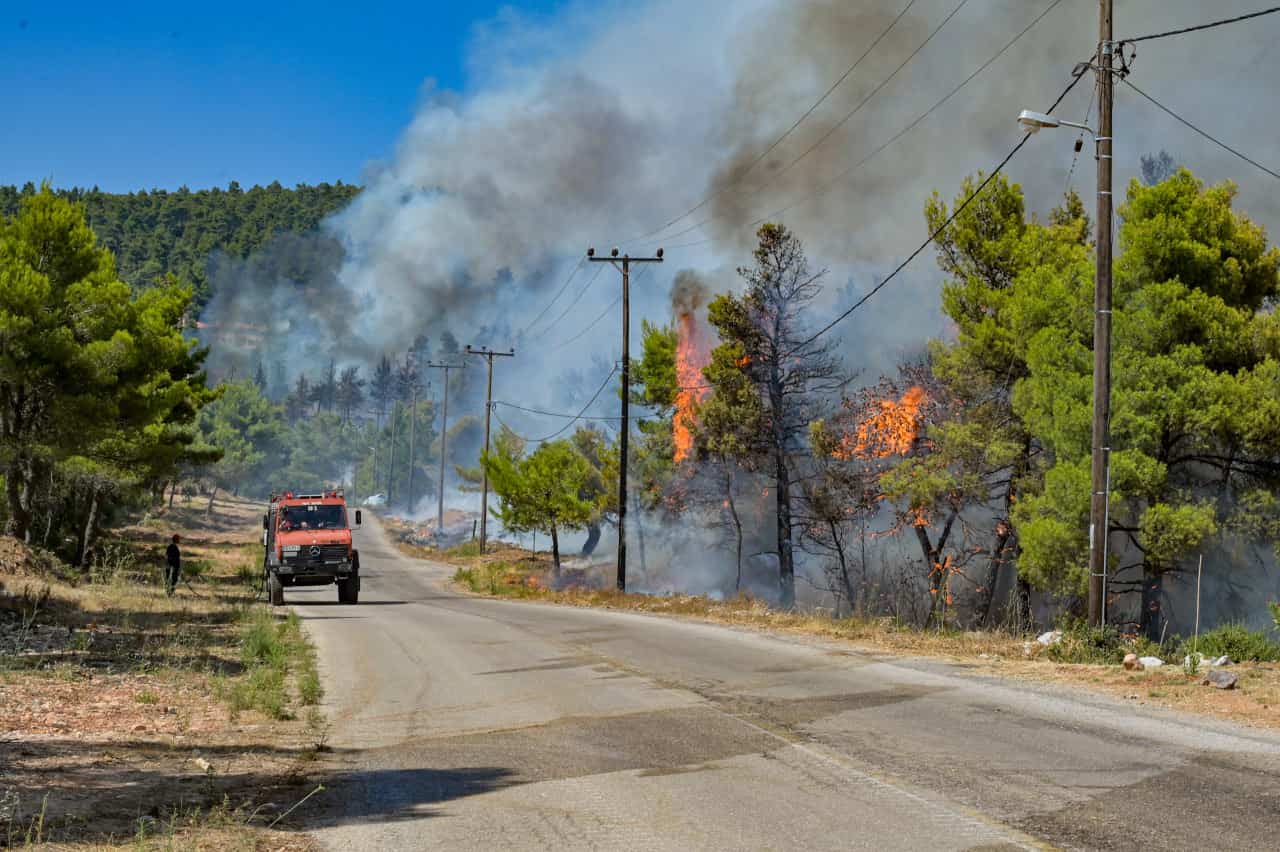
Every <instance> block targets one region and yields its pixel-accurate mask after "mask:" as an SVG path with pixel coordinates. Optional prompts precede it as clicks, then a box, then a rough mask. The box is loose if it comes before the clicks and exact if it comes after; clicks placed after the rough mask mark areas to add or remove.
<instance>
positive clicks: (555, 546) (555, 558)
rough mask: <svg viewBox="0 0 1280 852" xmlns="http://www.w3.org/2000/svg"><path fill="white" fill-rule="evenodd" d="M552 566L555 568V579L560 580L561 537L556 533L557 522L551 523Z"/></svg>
mask: <svg viewBox="0 0 1280 852" xmlns="http://www.w3.org/2000/svg"><path fill="white" fill-rule="evenodd" d="M551 564H552V565H554V566H555V577H556V579H557V580H559V579H560V536H559V534H557V532H556V523H555V521H552V522H551Z"/></svg>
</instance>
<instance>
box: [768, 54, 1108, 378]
mask: <svg viewBox="0 0 1280 852" xmlns="http://www.w3.org/2000/svg"><path fill="white" fill-rule="evenodd" d="M1083 77H1084V75H1083V74H1081V75H1079V76H1077V77H1075V78H1074V79H1073V80H1072V81H1071V83H1070V84H1069V85H1068V86H1067V88H1065V89H1064V90H1063V91H1062V94H1060V95H1058V99H1057V100H1055V101H1054V102H1053V106H1051V107H1049V108H1048V109H1047V110H1045V112H1047V113H1052V112H1053V111H1054V110H1055V109H1057V107H1058V104H1060V103H1062V101H1063V99H1064V98H1066V96H1067V95H1068V93H1070V92H1071V90H1072V89H1074V88H1075V87H1076V84H1077V83H1079V82H1080V80H1081V79H1082V78H1083ZM1030 138H1031V134H1030V133H1026V134H1025V135H1023V137H1022V140H1021V141H1020V142H1018V144H1017V145H1014V146H1013V150H1012V151H1010V152H1009V153H1008V154H1007V155H1006V156H1005V158H1004V159H1003V160H1001V161H1000V164H999V165H997V166H996V167H995V168H994V169H993V170H992V171H991V174H989V175H987V177H986V179H984V180H983V181H982V183H980V184H978V186H977V188H976V189H974V191H973V192H972V193H970V194H969V197H968V198H966V199H965V200H964V201H962V202H960V203H959V204H957V205H956V209H955V210H953V211H951V215H950V216H948V217H947V221H945V222H943V223H942V224H941V225H940V226H939V227H938V228H937V229H936V230H935V231H934V232H933V233H931V234H930V235H929V238H928V239H927V240H925V241H924V242H923V243H921V244H920V247H919V248H917V249H916V250H915V251H913V252H911V254H910V255H908V256H907V259H906V260H904V261H902V263H900V264H898V266H897V268H896V269H894V270H893V271H892V272H890V273H889V275H888V276H887V277H886V278H885V279H884V280H883V281H881V282H880V283H879V284H877V285H876V286H874V287H872V288H871V289H870V290H869V291H868V292H867V293H866V294H865V295H864V296H863V297H862V298H861V299H859V300H858V301H856V302H854V303H853V305H851V306H850V307H849V309H848V310H846V311H845V312H844V313H842V314H840V315H839V316H838V317H836V318H835V319H833V320H832V321H831V322H829V323H827V324H826V325H825V326H823V327H822V329H820V330H819V331H818V332H817V333H816V334H813V335H811V336H810V337H809V338H807V339H806V340H803V341H801V342H800V343H799V344H797V345H796V346H794V347H793V348H792V349H791V352H795V351H796V350H797V349H802V348H804V347H805V346H808V345H809V344H810V343H813V342H814V341H815V340H817V339H818V338H819V337H821V336H822V335H824V334H826V333H827V332H828V331H830V330H831V329H833V328H835V327H836V326H837V325H839V324H840V323H841V322H843V321H844V320H845V319H847V318H848V317H849V315H850V314H852V313H853V312H854V311H856V310H857V309H858V308H860V307H862V306H863V305H864V304H866V303H867V302H868V301H870V300H871V297H872V296H874V295H875V294H876V293H878V292H880V291H881V290H882V289H884V288H885V286H887V285H888V283H889V282H890V281H892V280H893V279H894V278H896V277H897V276H898V273H900V272H902V270H904V269H906V268H907V266H908V265H909V264H910V263H911V261H913V260H915V259H916V258H917V257H919V256H920V254H921V253H922V252H923V251H924V250H925V249H927V248H928V247H929V245H930V244H931V243H933V241H934V240H936V239H937V238H938V237H939V236H940V235H941V234H942V232H943V231H945V230H946V229H947V228H949V227H950V226H951V223H952V222H954V221H955V220H956V218H957V217H958V216H959V215H960V214H961V213H963V212H964V210H965V208H967V207H968V206H969V205H970V204H972V203H973V201H974V199H976V198H977V197H978V196H979V195H981V194H982V192H983V190H985V189H986V188H987V186H988V185H990V183H991V182H992V181H993V180H995V178H996V175H998V174H1000V172H1001V171H1002V170H1003V169H1004V167H1005V166H1007V165H1008V164H1009V161H1010V160H1012V159H1013V158H1014V156H1015V155H1016V154H1017V153H1018V152H1019V151H1021V150H1022V146H1023V145H1026V144H1027V140H1028V139H1030ZM787 354H791V353H790V352H789V353H787Z"/></svg>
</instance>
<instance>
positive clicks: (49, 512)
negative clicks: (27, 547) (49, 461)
mask: <svg viewBox="0 0 1280 852" xmlns="http://www.w3.org/2000/svg"><path fill="white" fill-rule="evenodd" d="M45 502H46V505H45V516H44V539H43V540H42V543H41V546H42V547H44V549H45V550H48V549H49V538H50V537H51V536H52V535H53V516H54V514H55V510H56V509H57V505H58V503H57V484H56V483H55V482H54V479H53V465H49V496H48V498H47V499H46V501H45Z"/></svg>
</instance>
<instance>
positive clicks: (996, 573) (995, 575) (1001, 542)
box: [975, 518, 1013, 627]
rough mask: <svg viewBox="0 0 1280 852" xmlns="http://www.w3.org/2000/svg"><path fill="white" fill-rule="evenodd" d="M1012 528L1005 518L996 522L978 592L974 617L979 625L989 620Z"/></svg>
mask: <svg viewBox="0 0 1280 852" xmlns="http://www.w3.org/2000/svg"><path fill="white" fill-rule="evenodd" d="M1012 531H1013V528H1012V527H1011V526H1010V525H1009V522H1008V521H1007V520H1005V519H1003V518H1002V519H1001V520H1000V521H999V522H998V523H997V524H996V540H995V544H994V545H993V546H992V548H991V556H990V557H989V558H988V560H987V577H986V580H985V582H984V583H983V586H982V589H981V590H980V591H979V594H981V595H982V598H981V600H980V602H979V604H978V611H977V612H976V613H975V615H977V616H978V617H977V618H976V619H975V622H976V624H977V625H978V626H979V627H986V626H987V623H988V622H989V621H990V620H991V604H992V602H993V601H995V598H996V586H997V584H999V582H1000V569H1001V568H1003V567H1004V561H1005V560H1004V552H1005V548H1006V547H1008V546H1009V537H1010V535H1011V533H1012Z"/></svg>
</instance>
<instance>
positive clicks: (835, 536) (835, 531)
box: [827, 520, 854, 618]
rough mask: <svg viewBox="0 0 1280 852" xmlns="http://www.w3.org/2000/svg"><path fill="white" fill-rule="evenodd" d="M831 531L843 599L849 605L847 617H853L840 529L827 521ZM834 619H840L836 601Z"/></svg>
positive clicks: (838, 603) (851, 586) (851, 584)
mask: <svg viewBox="0 0 1280 852" xmlns="http://www.w3.org/2000/svg"><path fill="white" fill-rule="evenodd" d="M827 526H828V528H829V529H830V530H831V541H832V543H833V544H834V545H835V548H836V557H837V558H838V559H839V560H840V584H841V585H842V586H844V598H845V600H846V601H847V602H848V604H849V615H853V597H854V591H853V579H852V578H851V577H850V576H849V561H848V560H847V559H845V556H844V544H843V543H842V542H841V541H840V528H839V527H838V526H837V525H836V522H835V521H832V520H828V521H827ZM836 617H837V618H839V617H840V602H839V601H836Z"/></svg>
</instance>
